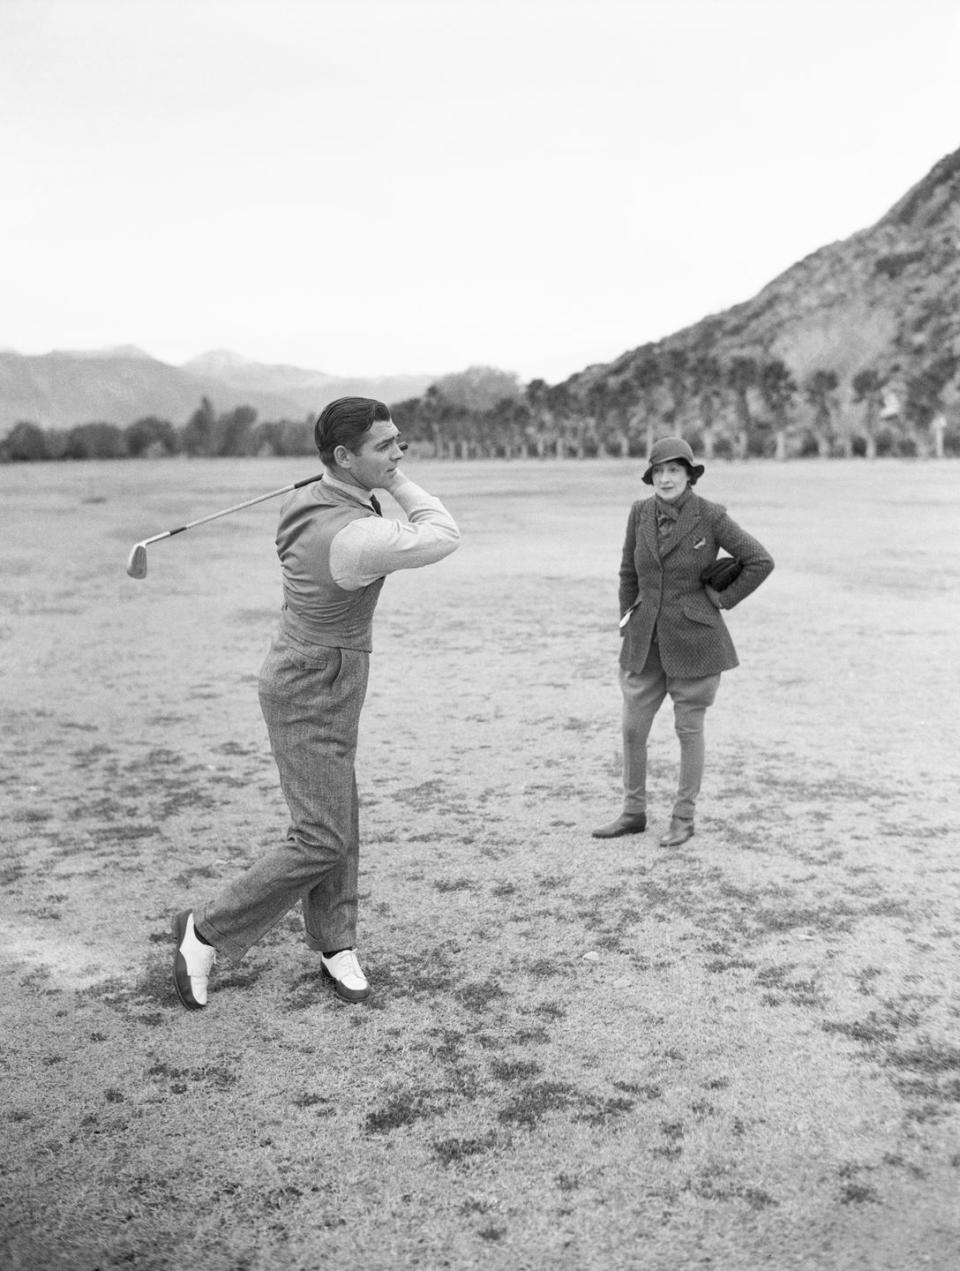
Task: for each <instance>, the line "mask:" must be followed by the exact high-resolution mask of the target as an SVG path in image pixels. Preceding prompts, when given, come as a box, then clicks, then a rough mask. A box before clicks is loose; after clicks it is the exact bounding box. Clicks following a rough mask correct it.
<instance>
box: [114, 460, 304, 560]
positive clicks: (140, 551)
mask: <svg viewBox="0 0 960 1271" xmlns="http://www.w3.org/2000/svg"><path fill="white" fill-rule="evenodd" d="M322 475H323V474H322V473H319V472H318V473H317V474H316V475H315V476H312V477H304V479H303V480H302V481H295V482H294V483H293V485H285V486H284V487H283V489H282V490H271V491H270V493H269V494H261V495H259V496H258V497H257V498H255V499H248V500H247V501H246V503H235V504H234V505H233V507H232V508H224V509H223V511H222V512H211V514H210V515H209V516H201V517H200V519H199V520H197V521H190V522H188V524H186V525H178V526H177V528H176V529H175V530H164V531H163V533H162V534H154V536H153V538H145V539H144V540H143V541H142V542H140V543H135V544H134V547H133V550H132V551H131V553H130V559H129V560H128V561H127V573H128V574H129V575H130V577H131V578H146V576H147V547H148V546H149V544H150V543H158V542H159V541H160V539H162V538H170V537H171V535H173V534H182V533H183V531H184V530H192V529H193V528H194V527H195V526H197V525H205V524H206V523H207V521H215V520H216V519H217V517H220V516H229V515H230V513H231V512H239V511H241V509H243V508H251V507H253V505H254V504H255V503H263V501H264V500H265V499H275V498H276V497H277V496H278V495H280V494H289V493H290V492H291V491H292V490H299V489H300V487H301V486H303V485H311V484H312V483H313V482H314V481H319V480H320V478H321V476H322Z"/></svg>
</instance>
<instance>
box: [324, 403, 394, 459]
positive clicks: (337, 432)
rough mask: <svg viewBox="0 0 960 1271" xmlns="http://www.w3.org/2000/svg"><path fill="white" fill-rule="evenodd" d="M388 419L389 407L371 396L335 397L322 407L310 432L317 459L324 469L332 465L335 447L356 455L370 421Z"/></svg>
mask: <svg viewBox="0 0 960 1271" xmlns="http://www.w3.org/2000/svg"><path fill="white" fill-rule="evenodd" d="M389 418H390V409H389V407H387V406H385V405H384V404H383V402H378V401H376V399H375V398H373V397H338V398H337V400H336V401H334V402H330V403H329V405H327V406H324V408H323V410H322V411H321V412H320V418H319V419H318V420H317V422H316V425H315V427H314V430H313V439H314V441H315V442H316V443H317V450H319V452H320V458H321V459H322V460H323V462H324V463H325V464H326V465H327V466H328V467H329V466H330V465H331V464H334V463H336V460H335V459H334V457H333V452H334V451H335V450H336V448H337V446H346V448H347V449H348V450H350V451H352V452H353V453H354V454H356V453H357V452H358V451H359V449H360V447H361V446H362V445H363V438H364V435H365V434H366V433H368V432H369V431H370V429H371V427H372V426H373V424H374V422H375V421H376V420H378V419H389Z"/></svg>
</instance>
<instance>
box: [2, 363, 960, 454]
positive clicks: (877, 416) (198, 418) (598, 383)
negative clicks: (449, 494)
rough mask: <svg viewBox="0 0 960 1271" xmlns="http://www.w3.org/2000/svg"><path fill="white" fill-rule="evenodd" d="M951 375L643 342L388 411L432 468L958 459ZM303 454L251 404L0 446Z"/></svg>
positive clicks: (91, 426) (308, 425) (285, 428)
mask: <svg viewBox="0 0 960 1271" xmlns="http://www.w3.org/2000/svg"><path fill="white" fill-rule="evenodd" d="M958 372H960V357H958V356H956V355H954V354H952V353H943V354H941V355H939V356H937V357H934V358H932V359H929V360H927V361H926V362H924V363H922V364H916V365H914V366H913V367H912V368H911V369H910V370H909V371H904V370H902V369H901V368H899V367H896V366H895V367H893V369H891V370H882V369H880V368H877V367H866V368H864V369H862V370H860V371H859V372H857V373H856V374H855V375H853V376H852V377H851V378H850V379H849V381H841V379H840V377H839V376H838V374H837V373H836V372H835V371H833V370H830V369H815V370H813V371H811V372H810V373H808V374H807V375H806V376H804V377H803V378H802V379H801V380H800V381H799V382H798V380H797V379H796V378H795V376H794V375H793V373H792V372H791V370H790V369H789V367H788V366H787V365H786V363H785V362H783V361H782V360H780V359H778V358H769V357H752V356H746V355H738V356H734V357H730V358H727V359H724V358H721V357H719V356H717V355H716V354H714V353H713V352H711V351H710V350H709V349H706V350H699V351H697V350H690V349H686V348H683V347H678V346H674V347H668V348H663V347H662V346H653V345H650V346H646V347H644V348H642V349H639V350H637V351H636V352H635V353H633V354H630V355H628V356H625V357H624V358H621V359H620V361H619V362H618V363H617V364H615V365H614V367H613V368H606V369H605V371H604V373H603V374H598V375H595V376H593V377H592V378H591V376H590V374H589V372H585V373H584V374H582V375H580V376H574V377H573V378H572V379H570V380H567V381H565V382H564V383H560V384H554V385H550V384H547V383H546V381H544V380H542V379H535V380H532V381H531V382H530V383H528V384H527V385H526V386H525V387H522V388H521V386H520V385H519V383H518V382H517V381H516V377H514V376H510V375H509V374H507V373H505V372H502V371H497V370H495V369H493V368H476V367H475V368H470V370H469V371H467V372H464V373H461V374H460V375H456V376H447V377H445V378H444V379H442V380H440V381H438V382H437V383H436V384H433V385H431V386H430V387H429V388H428V389H427V390H426V392H425V393H424V394H423V395H422V396H421V397H414V398H410V399H408V400H407V401H403V402H397V403H393V404H391V412H392V414H393V417H394V419H395V420H396V422H397V424H398V426H399V427H400V428H401V430H402V431H403V433H404V435H405V436H406V438H407V439H408V440H409V441H410V442H411V443H412V444H413V446H414V448H415V449H416V450H417V451H419V452H420V453H421V454H426V455H432V456H434V457H436V458H442V459H468V458H506V459H510V458H519V457H524V456H526V457H540V458H546V457H554V458H581V459H582V458H590V457H594V456H603V455H612V456H621V457H625V458H626V457H643V456H645V455H646V454H647V453H648V452H649V450H650V447H651V446H652V444H653V442H654V440H655V439H656V438H657V437H658V436H663V435H666V434H680V435H682V436H684V437H685V438H686V439H687V440H688V441H689V442H690V443H691V445H692V446H693V448H694V450H695V451H697V452H698V453H700V454H703V455H704V457H705V458H707V459H713V458H737V459H746V458H749V457H765V458H774V459H778V460H786V459H790V458H797V457H805V456H809V455H813V456H819V457H821V458H829V457H833V456H840V457H846V458H850V457H855V456H863V457H866V458H871V459H872V458H876V457H878V456H884V455H895V456H920V457H926V456H935V457H943V456H944V455H958V454H960V410H958V405H957V402H958V396H960V392H958ZM313 453H314V445H313V420H312V418H308V419H306V420H279V421H272V422H269V421H258V419H257V412H256V411H255V410H253V408H252V407H249V406H238V407H235V408H234V409H232V410H230V411H227V412H225V413H217V411H216V410H215V409H214V406H213V404H212V403H211V401H210V400H209V399H208V398H203V400H202V401H201V404H200V406H199V407H198V408H197V410H195V411H194V412H193V414H192V415H191V416H190V418H189V420H188V421H187V422H186V423H185V424H184V425H183V426H182V427H176V426H174V425H173V424H172V423H170V422H169V421H168V420H163V419H158V418H156V417H154V416H147V417H144V418H141V419H138V420H136V421H135V422H134V423H132V424H129V425H128V426H127V427H120V426H118V425H115V424H109V423H86V424H78V425H76V426H75V427H73V428H70V429H67V430H65V431H62V432H61V431H56V430H51V429H43V428H40V427H39V426H38V425H37V424H34V423H29V422H21V423H18V424H16V425H15V426H14V428H13V429H12V430H11V431H10V433H9V434H8V435H7V436H6V438H4V440H3V441H0V462H18V461H33V460H45V459H47V460H50V459H122V458H143V457H156V456H167V455H188V456H209V457H213V456H239V455H261V456H262V455H277V456H290V455H311V454H313Z"/></svg>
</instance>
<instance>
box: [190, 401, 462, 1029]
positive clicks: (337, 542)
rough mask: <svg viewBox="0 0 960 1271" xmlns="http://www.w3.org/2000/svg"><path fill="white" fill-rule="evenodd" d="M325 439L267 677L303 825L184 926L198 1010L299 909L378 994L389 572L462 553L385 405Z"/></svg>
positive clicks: (288, 784)
mask: <svg viewBox="0 0 960 1271" xmlns="http://www.w3.org/2000/svg"><path fill="white" fill-rule="evenodd" d="M315 439H316V443H317V449H318V450H319V452H320V458H321V459H322V461H323V464H324V468H325V472H324V475H323V478H322V479H321V480H320V481H318V482H315V483H314V484H312V485H310V486H305V487H304V488H303V489H301V490H298V491H297V492H296V493H294V494H293V495H292V496H291V497H290V498H289V499H288V500H287V502H286V503H285V504H284V507H283V509H282V511H281V514H280V525H279V528H278V531H277V554H278V556H279V558H280V565H281V570H282V574H283V595H284V600H283V611H282V614H281V618H280V625H279V628H278V631H277V634H276V636H275V637H274V640H273V644H272V646H271V649H270V652H269V653H268V655H267V658H266V661H265V662H264V664H263V667H262V669H261V672H260V706H261V709H262V711H263V716H264V719H265V721H266V724H267V731H268V733H269V736H270V747H271V750H272V751H273V756H274V759H275V760H276V763H277V768H278V770H279V774H280V785H281V788H282V790H283V795H284V798H285V800H286V802H287V806H288V808H289V810H290V818H291V824H290V828H289V830H288V831H287V837H286V841H285V843H284V844H283V845H282V846H281V847H279V848H277V849H276V850H275V851H273V852H271V853H270V854H269V855H267V856H266V857H264V858H263V859H262V860H260V861H258V862H257V863H256V864H255V865H253V866H251V868H250V869H248V870H247V871H246V873H244V874H243V875H241V877H240V878H238V879H237V880H236V881H235V882H233V883H231V884H229V885H228V886H227V887H225V888H224V889H223V891H221V893H220V895H219V896H218V897H217V899H216V900H214V901H213V903H212V904H209V905H208V906H207V907H206V908H205V909H203V910H201V911H198V912H197V913H196V915H195V914H194V913H193V912H192V911H190V910H184V911H183V912H182V913H179V914H177V916H176V917H175V918H174V920H173V924H172V925H173V932H174V938H175V940H176V953H175V955H174V984H175V986H176V990H177V994H178V995H179V997H180V1000H181V1002H182V1003H183V1005H184V1006H185V1007H187V1009H188V1010H196V1009H199V1008H200V1007H203V1006H205V1005H206V1002H207V980H208V977H209V975H210V972H211V970H212V968H213V965H214V963H215V962H216V958H217V954H218V953H222V954H224V955H225V956H226V957H227V958H228V959H230V960H231V961H234V962H236V961H239V960H240V959H241V958H242V957H243V955H244V954H245V953H246V952H247V950H248V949H249V948H250V947H251V945H253V944H255V943H256V942H257V941H258V940H260V939H262V937H263V936H264V935H265V934H266V933H267V932H268V931H270V930H271V928H273V927H274V926H275V925H276V924H277V922H279V920H280V919H281V918H282V917H283V915H284V914H285V913H287V911H288V910H289V909H291V908H292V907H293V905H294V904H296V902H297V900H301V901H302V903H303V920H304V927H305V928H306V939H307V944H308V945H309V946H310V947H311V948H312V949H315V950H317V951H318V952H319V953H320V967H321V971H322V973H323V976H324V978H325V979H328V980H329V981H330V982H331V983H332V985H333V988H334V990H335V992H336V993H337V994H338V996H339V997H341V998H342V999H343V1000H345V1001H347V1002H361V1001H363V1000H364V999H365V998H367V997H368V996H369V994H370V986H369V984H368V983H367V979H366V976H365V975H364V973H363V970H362V969H361V966H360V962H359V959H358V958H357V954H356V927H357V866H358V859H359V851H360V840H359V824H358V809H357V787H356V778H355V774H354V760H355V757H356V748H357V730H358V726H359V721H360V709H361V707H362V706H363V699H364V695H365V693H366V688H367V674H368V669H369V658H370V650H371V646H372V640H371V628H372V620H373V612H374V609H375V607H376V604H377V599H378V597H379V594H380V589H381V587H382V586H383V582H384V577H385V576H386V575H387V574H390V573H393V572H394V571H395V570H398V569H418V568H419V567H420V566H422V565H429V564H432V563H433V562H434V561H439V560H442V559H443V557H445V556H449V555H450V553H451V552H454V551H456V549H457V547H458V545H459V542H460V532H459V530H458V529H457V526H456V524H455V522H454V521H453V518H452V517H451V516H450V514H449V512H447V510H446V508H445V507H444V506H443V504H442V503H441V502H440V500H439V499H436V498H434V497H433V496H432V495H429V494H427V492H426V491H425V490H422V489H421V488H420V487H419V486H418V485H415V484H414V483H413V482H412V481H410V480H409V479H408V478H407V477H405V476H402V475H401V474H400V471H399V468H398V466H397V465H398V464H399V462H400V459H401V458H402V456H403V452H404V450H405V449H406V446H405V445H404V444H402V443H401V442H400V440H399V432H398V430H397V427H396V425H395V424H394V422H393V420H392V419H391V418H390V411H389V410H388V408H387V407H386V406H385V405H384V404H383V403H382V402H377V401H373V400H372V399H370V398H366V397H341V398H339V399H338V400H337V401H334V402H331V403H330V405H329V406H327V407H326V409H325V410H324V411H323V413H322V414H321V415H320V418H319V419H318V421H317V425H316V429H315ZM375 489H384V490H387V491H388V492H389V493H390V494H391V495H392V496H393V497H394V498H395V499H396V501H397V502H398V503H399V505H400V507H401V508H402V509H403V511H404V513H405V514H406V516H407V518H408V519H407V520H406V521H404V520H390V519H387V518H386V517H382V516H381V514H380V505H379V503H378V502H377V499H376V496H375V495H373V494H372V491H373V490H375Z"/></svg>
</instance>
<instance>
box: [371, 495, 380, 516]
mask: <svg viewBox="0 0 960 1271" xmlns="http://www.w3.org/2000/svg"><path fill="white" fill-rule="evenodd" d="M370 506H371V507H372V508H373V510H374V512H376V514H377V516H383V513H382V512H381V511H380V500H379V499H378V498H377V496H376V495H375V494H371V495H370Z"/></svg>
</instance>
